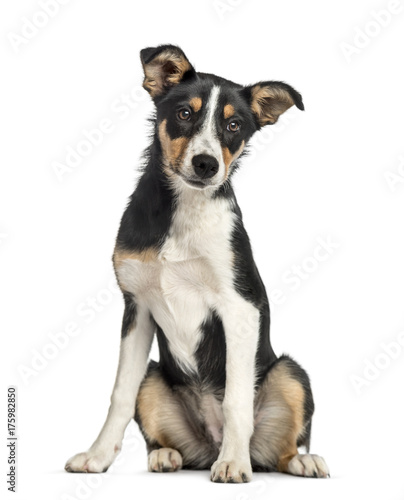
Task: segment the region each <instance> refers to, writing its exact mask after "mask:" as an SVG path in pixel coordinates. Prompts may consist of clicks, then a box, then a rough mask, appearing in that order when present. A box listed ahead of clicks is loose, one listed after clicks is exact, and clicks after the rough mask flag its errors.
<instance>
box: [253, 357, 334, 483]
mask: <svg viewBox="0 0 404 500" xmlns="http://www.w3.org/2000/svg"><path fill="white" fill-rule="evenodd" d="M254 409H255V426H254V433H253V436H252V438H251V442H250V453H251V461H252V466H253V469H254V470H268V471H279V472H285V473H289V474H293V475H297V476H306V477H327V476H328V475H329V471H328V467H327V464H326V463H325V461H324V459H322V458H321V457H319V456H318V455H310V454H309V453H307V454H303V455H300V454H299V453H298V450H297V448H298V447H299V446H305V448H306V451H307V452H308V451H309V447H310V432H311V419H312V415H313V412H314V403H313V396H312V393H311V388H310V381H309V378H308V376H307V374H306V372H305V371H304V370H303V369H302V368H301V367H300V366H299V365H298V364H297V363H296V362H295V361H293V360H292V359H291V358H289V357H287V356H282V357H281V358H279V359H278V360H277V361H276V363H275V364H274V365H273V366H272V368H271V369H270V371H269V373H268V374H267V376H266V378H265V379H264V381H263V383H262V385H261V386H260V388H259V389H258V391H257V394H256V398H255V405H254Z"/></svg>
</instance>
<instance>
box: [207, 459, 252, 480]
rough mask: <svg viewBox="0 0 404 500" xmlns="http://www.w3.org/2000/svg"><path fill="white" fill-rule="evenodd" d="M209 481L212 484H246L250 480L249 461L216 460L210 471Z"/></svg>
mask: <svg viewBox="0 0 404 500" xmlns="http://www.w3.org/2000/svg"><path fill="white" fill-rule="evenodd" d="M210 472H211V474H210V479H211V481H213V482H214V483H248V482H249V481H251V479H252V469H251V464H250V462H249V461H245V462H244V461H240V460H229V461H222V460H217V461H216V462H215V463H214V464H213V465H212V467H211V469H210Z"/></svg>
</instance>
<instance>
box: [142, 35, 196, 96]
mask: <svg viewBox="0 0 404 500" xmlns="http://www.w3.org/2000/svg"><path fill="white" fill-rule="evenodd" d="M140 59H141V61H142V65H143V70H144V75H145V76H144V80H143V87H144V88H145V89H146V90H147V91H148V92H149V94H150V95H151V97H153V99H154V98H155V97H159V96H162V95H164V94H165V93H166V92H168V90H169V89H170V88H171V87H173V86H174V85H177V84H178V83H180V81H181V80H183V79H184V78H188V77H191V76H193V75H194V74H195V70H194V68H193V67H192V65H191V63H190V62H189V61H188V59H187V57H186V56H185V54H184V52H183V51H182V50H181V49H180V48H179V47H176V46H174V45H160V46H159V47H149V48H147V49H143V50H141V51H140Z"/></svg>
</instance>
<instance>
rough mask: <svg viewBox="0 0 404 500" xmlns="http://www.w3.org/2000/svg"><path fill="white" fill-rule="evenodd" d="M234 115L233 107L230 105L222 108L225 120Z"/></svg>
mask: <svg viewBox="0 0 404 500" xmlns="http://www.w3.org/2000/svg"><path fill="white" fill-rule="evenodd" d="M234 113H235V110H234V107H233V106H232V105H231V104H226V106H225V107H224V108H223V114H224V117H225V118H226V120H227V118H230V117H231V116H233V115H234Z"/></svg>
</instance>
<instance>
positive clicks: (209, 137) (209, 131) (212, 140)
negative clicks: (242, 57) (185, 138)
mask: <svg viewBox="0 0 404 500" xmlns="http://www.w3.org/2000/svg"><path fill="white" fill-rule="evenodd" d="M219 95H220V87H218V86H214V87H213V88H212V90H211V92H210V96H209V98H208V101H207V104H206V115H205V119H204V122H203V124H202V127H201V129H200V130H199V132H198V134H197V135H196V136H195V137H193V138H192V139H191V140H190V142H189V146H188V148H187V152H186V155H185V158H184V166H185V168H186V169H189V171H190V173H191V171H192V170H193V167H192V158H193V157H194V156H196V155H201V154H205V155H210V156H213V157H214V158H216V160H217V161H218V162H219V172H218V174H217V175H218V177H219V178H220V177H224V175H225V170H226V169H225V164H224V161H223V154H222V148H221V145H220V141H219V139H218V137H217V130H216V121H215V115H216V110H217V107H218V102H219Z"/></svg>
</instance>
